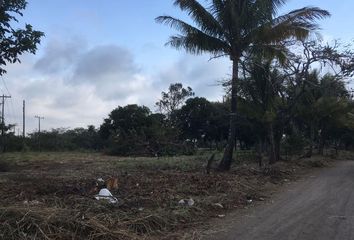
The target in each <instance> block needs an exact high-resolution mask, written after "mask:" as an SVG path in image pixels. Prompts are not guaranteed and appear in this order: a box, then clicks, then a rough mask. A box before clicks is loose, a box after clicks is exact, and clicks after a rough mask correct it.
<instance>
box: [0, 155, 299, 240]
mask: <svg viewBox="0 0 354 240" xmlns="http://www.w3.org/2000/svg"><path fill="white" fill-rule="evenodd" d="M209 155H210V153H206V154H200V155H196V156H181V157H168V158H120V157H110V156H105V155H102V154H96V153H94V154H93V153H91V154H90V153H9V154H3V155H0V194H1V197H0V238H1V239H47V240H48V239H104V240H105V239H183V238H186V239H192V238H195V239H198V236H199V234H198V232H195V230H194V229H197V228H198V226H200V225H201V224H204V223H205V222H207V220H208V219H210V218H213V217H222V216H223V215H225V214H227V212H228V211H230V210H231V209H235V208H240V207H243V206H245V205H246V204H247V198H251V199H253V200H254V201H257V200H263V199H264V198H266V197H267V196H266V195H267V193H269V191H270V189H274V188H276V186H277V185H278V184H281V183H283V182H284V181H283V180H284V179H289V178H291V176H293V172H294V171H296V170H298V169H299V168H300V167H299V166H298V165H294V164H290V163H289V164H286V163H282V164H279V166H278V167H277V168H275V170H273V171H271V172H269V171H268V172H267V171H261V170H259V169H258V168H257V166H256V163H252V162H249V161H248V162H242V163H238V164H236V165H237V167H235V168H234V169H233V170H232V171H230V172H229V173H217V172H212V173H211V174H209V175H207V174H206V173H205V165H206V162H207V159H208V157H209ZM111 176H114V177H118V181H119V188H118V190H116V191H113V192H112V193H113V195H114V196H116V197H117V198H118V199H119V202H118V204H110V203H107V202H105V201H97V200H95V199H94V195H93V194H92V193H90V192H89V187H90V186H92V185H91V184H92V183H93V182H94V181H95V180H97V179H98V178H108V177H111ZM189 198H192V199H193V200H194V202H195V204H194V205H193V206H191V207H189V206H181V205H179V204H178V202H179V201H180V200H181V199H189Z"/></svg>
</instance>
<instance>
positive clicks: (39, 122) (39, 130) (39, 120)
mask: <svg viewBox="0 0 354 240" xmlns="http://www.w3.org/2000/svg"><path fill="white" fill-rule="evenodd" d="M34 117H35V118H37V119H38V149H39V151H41V139H40V136H41V120H43V119H44V117H40V116H34Z"/></svg>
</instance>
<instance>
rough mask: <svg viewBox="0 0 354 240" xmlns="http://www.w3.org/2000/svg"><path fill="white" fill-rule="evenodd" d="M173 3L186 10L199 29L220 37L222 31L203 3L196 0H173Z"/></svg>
mask: <svg viewBox="0 0 354 240" xmlns="http://www.w3.org/2000/svg"><path fill="white" fill-rule="evenodd" d="M174 5H176V6H179V8H180V9H181V10H182V11H186V12H187V13H188V15H189V16H190V17H191V18H192V19H193V20H194V22H195V23H196V24H197V25H198V27H200V30H201V31H203V32H205V33H207V34H208V35H211V36H215V37H218V38H222V37H223V35H224V31H223V29H222V27H221V26H220V24H219V22H218V21H217V20H216V19H215V18H214V16H213V14H212V13H210V12H208V10H207V9H206V8H204V6H203V5H201V4H200V3H199V2H198V1H196V0H175V3H174Z"/></svg>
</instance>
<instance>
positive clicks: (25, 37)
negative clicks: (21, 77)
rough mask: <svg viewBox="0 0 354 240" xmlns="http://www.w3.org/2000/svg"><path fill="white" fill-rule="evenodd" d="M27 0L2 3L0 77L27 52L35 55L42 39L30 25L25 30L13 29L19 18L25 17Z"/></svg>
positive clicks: (0, 19) (7, 0) (4, 0)
mask: <svg viewBox="0 0 354 240" xmlns="http://www.w3.org/2000/svg"><path fill="white" fill-rule="evenodd" d="M26 6H27V2H26V0H2V1H0V75H2V74H4V73H6V71H5V69H4V66H5V65H6V64H7V63H15V62H19V61H20V59H19V56H20V55H22V54H23V53H25V52H30V53H33V54H34V53H35V52H36V50H37V45H38V44H39V43H40V39H41V37H42V36H43V35H44V34H43V33H42V32H40V31H35V30H33V28H32V26H31V25H30V24H26V25H25V27H24V28H23V29H20V28H18V29H16V28H14V27H13V25H15V24H14V23H17V22H18V19H17V17H18V16H23V13H22V12H23V10H24V9H25V8H26Z"/></svg>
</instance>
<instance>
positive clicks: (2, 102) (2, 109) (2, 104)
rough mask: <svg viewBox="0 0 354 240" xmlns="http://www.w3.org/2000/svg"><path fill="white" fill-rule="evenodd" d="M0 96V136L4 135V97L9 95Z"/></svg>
mask: <svg viewBox="0 0 354 240" xmlns="http://www.w3.org/2000/svg"><path fill="white" fill-rule="evenodd" d="M0 97H1V100H2V101H1V123H2V128H1V136H2V137H3V136H4V130H5V99H6V98H11V96H6V95H4V94H3V95H2V96H0Z"/></svg>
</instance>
